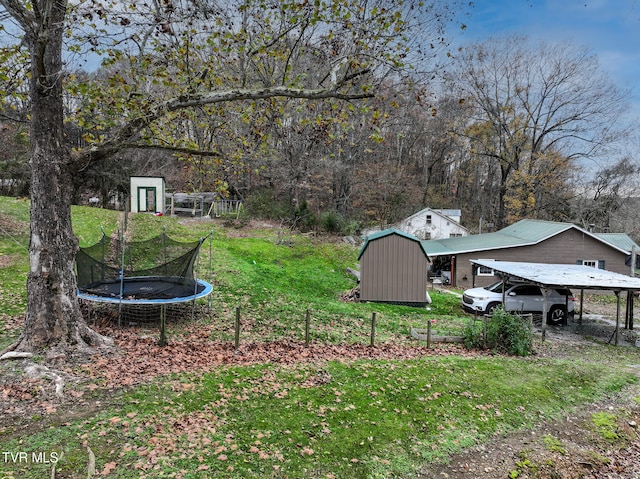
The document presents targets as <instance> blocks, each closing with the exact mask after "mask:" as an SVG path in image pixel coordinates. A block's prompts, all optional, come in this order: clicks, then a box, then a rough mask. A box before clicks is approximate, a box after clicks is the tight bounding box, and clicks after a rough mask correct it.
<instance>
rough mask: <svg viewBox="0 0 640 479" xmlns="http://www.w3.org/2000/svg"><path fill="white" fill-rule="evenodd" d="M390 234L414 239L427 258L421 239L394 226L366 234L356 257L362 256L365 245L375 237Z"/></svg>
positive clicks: (375, 238) (378, 237)
mask: <svg viewBox="0 0 640 479" xmlns="http://www.w3.org/2000/svg"><path fill="white" fill-rule="evenodd" d="M390 235H398V236H402V237H403V238H407V239H408V240H411V241H415V242H416V243H418V244H419V245H420V249H421V250H422V252H423V253H424V256H425V257H426V258H427V260H429V255H428V254H427V250H426V249H425V247H424V244H423V243H424V242H423V241H420V240H419V239H418V238H416V237H415V236H414V235H412V234H410V233H405V232H404V231H400V230H397V229H395V228H387V229H386V230H382V231H378V232H376V233H372V234H370V235H369V236H367V239H366V241H365V242H364V244H363V245H362V248H360V253H358V259H360V258H361V257H362V255H363V254H364V251H365V250H366V249H367V246H369V243H370V242H371V241H375V240H377V239H380V238H383V237H385V236H390Z"/></svg>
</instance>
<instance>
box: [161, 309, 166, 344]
mask: <svg viewBox="0 0 640 479" xmlns="http://www.w3.org/2000/svg"><path fill="white" fill-rule="evenodd" d="M166 321H167V310H166V305H164V304H162V305H160V342H159V345H160V347H164V346H166V345H167V336H166Z"/></svg>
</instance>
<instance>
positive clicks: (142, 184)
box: [130, 176, 165, 213]
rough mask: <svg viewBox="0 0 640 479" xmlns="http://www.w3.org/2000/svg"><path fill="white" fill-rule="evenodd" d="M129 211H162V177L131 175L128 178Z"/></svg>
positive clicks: (163, 188)
mask: <svg viewBox="0 0 640 479" xmlns="http://www.w3.org/2000/svg"><path fill="white" fill-rule="evenodd" d="M130 185H131V186H130V188H131V190H130V193H131V212H132V213H143V212H149V213H156V212H164V190H165V187H164V178H162V177H157V176H132V177H131V178H130Z"/></svg>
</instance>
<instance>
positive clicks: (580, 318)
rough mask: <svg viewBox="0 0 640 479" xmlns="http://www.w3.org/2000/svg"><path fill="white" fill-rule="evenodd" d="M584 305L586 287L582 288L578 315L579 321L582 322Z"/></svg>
mask: <svg viewBox="0 0 640 479" xmlns="http://www.w3.org/2000/svg"><path fill="white" fill-rule="evenodd" d="M583 307H584V289H580V316H578V323H579V324H582V310H583Z"/></svg>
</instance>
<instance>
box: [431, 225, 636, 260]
mask: <svg viewBox="0 0 640 479" xmlns="http://www.w3.org/2000/svg"><path fill="white" fill-rule="evenodd" d="M572 228H573V229H576V230H578V231H581V232H583V233H585V234H588V235H592V236H593V237H594V238H596V239H598V240H600V241H603V242H605V243H607V244H609V245H610V246H612V247H613V248H616V249H618V250H620V251H623V252H626V253H628V252H630V251H631V247H632V246H633V245H634V244H635V243H634V242H633V240H632V239H631V238H629V236H627V235H626V234H624V233H615V234H613V233H612V234H598V235H597V234H593V233H589V232H588V231H586V230H583V229H581V228H578V227H577V226H576V225H574V224H572V223H557V222H554V221H541V220H520V221H518V222H517V223H514V224H513V225H511V226H507V227H506V228H503V229H501V230H500V231H496V232H494V233H484V234H479V235H470V236H462V237H457V238H445V239H440V240H426V241H422V244H423V247H424V249H425V250H426V251H427V252H428V254H430V255H431V256H443V255H452V254H459V253H471V252H474V251H486V250H492V249H502V248H515V247H518V246H528V245H534V244H537V243H540V242H542V241H544V240H546V239H549V238H551V237H553V236H556V235H558V234H560V233H562V232H564V231H567V230H569V229H572ZM625 238H626V239H625Z"/></svg>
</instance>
